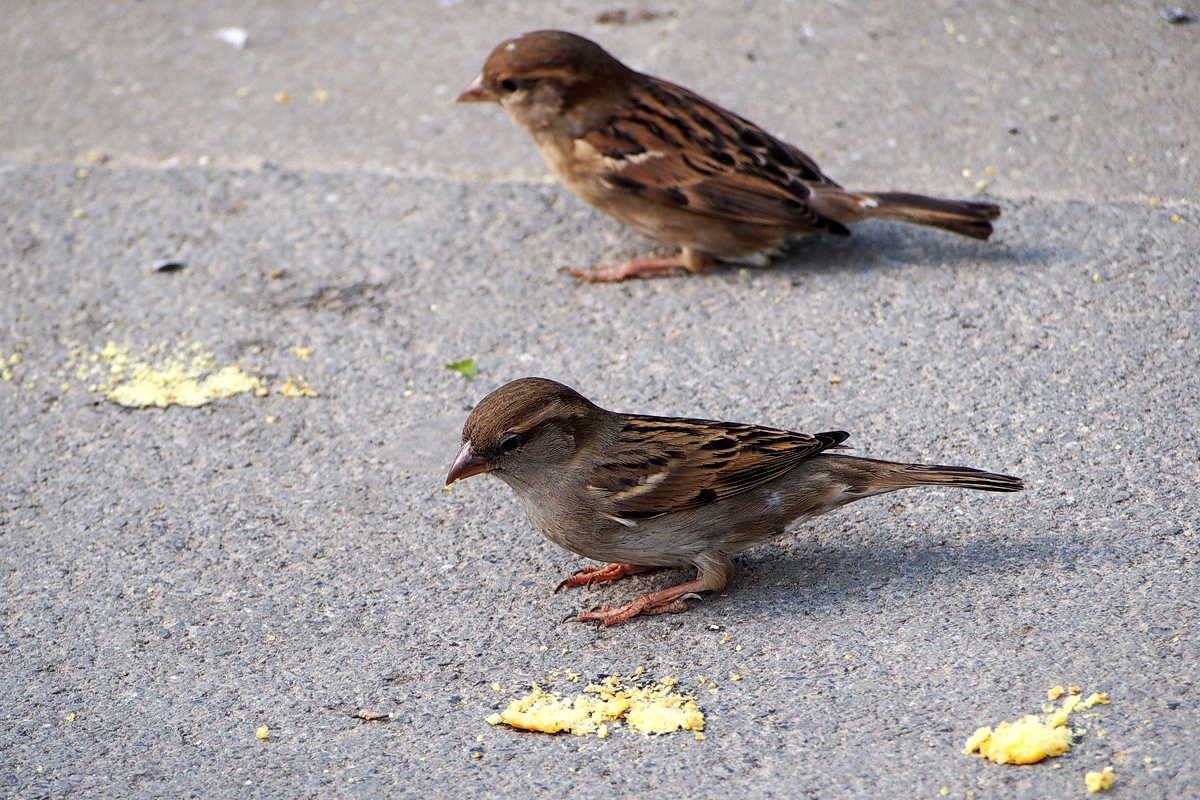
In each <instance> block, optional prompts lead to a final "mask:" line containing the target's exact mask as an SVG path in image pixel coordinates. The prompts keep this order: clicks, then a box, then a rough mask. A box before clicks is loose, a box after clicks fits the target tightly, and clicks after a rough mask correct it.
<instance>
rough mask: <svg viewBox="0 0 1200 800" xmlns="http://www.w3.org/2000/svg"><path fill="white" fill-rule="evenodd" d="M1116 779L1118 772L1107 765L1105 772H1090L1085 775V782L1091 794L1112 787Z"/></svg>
mask: <svg viewBox="0 0 1200 800" xmlns="http://www.w3.org/2000/svg"><path fill="white" fill-rule="evenodd" d="M1116 779H1117V774H1116V773H1115V772H1113V768H1112V767H1105V768H1104V771H1103V772H1089V773H1088V774H1087V775H1084V776H1083V782H1084V783H1086V784H1087V790H1088V793H1089V794H1095V793H1096V792H1103V791H1106V790H1108V789H1111V788H1112V785H1113V782H1114V781H1116Z"/></svg>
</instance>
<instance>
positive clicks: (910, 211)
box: [809, 189, 1000, 240]
mask: <svg viewBox="0 0 1200 800" xmlns="http://www.w3.org/2000/svg"><path fill="white" fill-rule="evenodd" d="M809 205H810V206H811V207H812V208H813V210H815V211H816V212H817V213H818V214H820V215H821V216H823V217H827V218H829V219H832V220H836V221H837V222H840V223H842V224H847V223H851V222H857V221H858V220H861V219H868V218H871V217H878V218H880V219H895V220H900V221H901V222H912V223H914V224H917V225H928V226H930V227H933V228H941V229H942V230H946V231H951V232H952V233H958V234H961V235H963V236H970V237H971V238H972V239H984V240H986V239H987V238H988V237H989V236H991V235H992V230H993V229H992V220H995V219H998V218H999V216H1000V206H998V205H995V204H994V203H975V202H972V201H969V200H943V199H941V198H937V197H926V196H925V195H920V194H909V193H908V192H846V191H843V190H840V189H824V190H818V191H816V192H814V193H813V196H812V197H811V198H810V199H809Z"/></svg>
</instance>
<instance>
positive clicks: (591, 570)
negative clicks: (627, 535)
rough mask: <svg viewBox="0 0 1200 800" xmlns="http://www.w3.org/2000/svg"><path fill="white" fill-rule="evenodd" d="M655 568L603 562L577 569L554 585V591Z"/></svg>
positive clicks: (612, 579) (616, 578)
mask: <svg viewBox="0 0 1200 800" xmlns="http://www.w3.org/2000/svg"><path fill="white" fill-rule="evenodd" d="M655 569H658V567H639V566H637V565H636V564H605V565H604V566H602V567H588V568H587V569H581V570H579V571H578V572H576V573H575V574H573V575H572V576H571V577H569V578H567V579H566V580H565V581H563V582H562V583H560V584H559V585H558V586H557V587H555V589H554V593H555V594H558V593H559V592H560V591H562V590H563V589H564V588H566V587H569V586H583V585H584V584H586V585H588V586H591V585H593V584H596V583H608V582H609V581H615V580H619V579H621V578H624V577H625V576H626V575H636V574H638V573H639V572H650V571H651V570H655Z"/></svg>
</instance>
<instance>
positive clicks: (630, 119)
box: [458, 31, 1000, 281]
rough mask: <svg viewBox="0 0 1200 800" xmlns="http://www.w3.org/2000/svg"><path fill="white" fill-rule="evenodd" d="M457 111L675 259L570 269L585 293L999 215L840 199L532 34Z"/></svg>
mask: <svg viewBox="0 0 1200 800" xmlns="http://www.w3.org/2000/svg"><path fill="white" fill-rule="evenodd" d="M458 99H459V101H460V102H488V101H492V102H497V103H499V104H500V105H501V106H502V107H503V108H504V110H505V111H507V112H508V114H509V116H510V117H512V119H513V120H514V121H515V122H516V123H517V124H518V125H520V126H521V127H522V128H524V129H525V130H526V131H527V132H528V133H529V134H530V135H531V136H533V138H534V140H535V141H536V142H537V145H538V148H539V149H540V150H541V153H542V156H543V157H544V158H545V160H546V163H547V164H548V165H549V166H550V168H551V169H552V170H554V173H555V174H556V175H557V176H558V178H559V179H560V180H561V181H562V182H563V183H564V184H565V185H566V186H567V188H569V189H570V190H571V191H572V192H574V193H575V194H576V195H578V196H579V197H580V198H581V199H582V200H584V201H585V202H587V203H590V204H591V205H593V206H595V207H596V208H598V209H599V210H601V211H603V212H604V213H606V214H609V215H611V216H613V217H616V218H617V219H619V220H621V221H622V222H624V223H626V224H628V225H630V226H631V227H633V228H635V229H636V230H638V231H640V232H641V233H643V234H645V235H647V236H650V237H652V238H655V239H659V240H662V241H664V242H668V243H671V244H676V245H679V247H680V248H682V251H681V253H680V254H679V255H678V256H671V257H668V258H644V259H634V260H633V261H629V262H627V263H625V264H622V265H621V266H618V267H611V268H606V269H600V268H597V269H592V270H572V271H571V272H572V274H573V275H575V276H576V277H579V278H582V279H584V280H587V281H616V280H624V279H625V278H628V277H633V276H647V275H661V274H666V273H669V272H672V271H675V270H678V269H680V268H684V269H687V270H689V271H691V272H700V271H703V270H704V269H707V268H708V266H710V265H711V264H712V262H713V261H714V260H715V259H726V260H733V261H750V262H753V263H765V262H766V260H767V259H768V258H769V257H770V256H772V255H775V254H777V253H778V252H779V251H780V249H781V248H782V247H783V246H784V244H786V243H787V241H788V240H789V239H792V238H795V237H797V236H801V235H804V234H809V233H818V232H824V233H833V234H837V235H841V236H848V235H849V233H850V232H849V231H848V230H847V229H846V225H848V224H850V223H852V222H857V221H859V220H861V219H867V218H869V217H882V218H885V219H897V220H903V221H905V222H913V223H917V224H919V225H931V226H933V227H936V228H943V229H945V230H948V231H953V232H955V233H960V234H962V235H964V236H970V237H973V238H976V239H987V238H988V237H989V236H990V235H991V233H992V224H991V220H994V219H996V218H997V217H999V216H1000V208H999V206H996V205H993V204H991V203H973V202H967V201H960V200H941V199H937V198H932V197H924V196H921V195H916V194H907V193H903V192H849V191H846V190H845V189H843V188H842V187H841V186H839V185H838V184H837V183H835V182H834V181H833V180H832V179H830V178H829V177H828V176H827V175H825V174H824V173H823V172H821V169H820V167H818V166H817V163H816V162H815V161H813V160H812V159H811V158H810V157H809V156H807V155H805V154H804V153H803V152H801V151H800V150H799V149H798V148H796V147H793V146H792V145H790V144H788V143H786V142H783V141H780V140H779V139H776V138H775V137H774V136H771V135H770V134H769V133H767V132H766V131H764V130H763V129H762V128H759V127H758V126H757V125H755V124H754V123H752V122H750V121H749V120H745V119H742V118H741V117H739V116H738V115H737V114H734V113H732V112H730V111H726V110H725V109H723V108H721V107H719V106H717V105H715V104H714V103H711V102H710V101H708V100H705V99H704V98H703V97H701V96H700V95H698V94H696V93H695V92H691V91H689V90H687V89H685V88H683V87H681V86H676V85H675V84H673V83H668V82H667V81H664V80H662V79H660V78H655V77H652V76H650V75H643V74H641V73H639V72H635V71H634V70H632V69H629V68H628V67H626V66H625V65H624V64H622V63H621V62H620V61H618V60H617V59H615V58H613V57H612V56H611V55H610V54H608V53H607V52H605V51H604V49H603V48H601V47H600V46H599V45H597V44H596V43H595V42H592V41H590V40H588V39H584V38H583V37H581V36H576V35H575V34H571V33H567V32H565V31H534V32H532V33H527V34H525V35H523V36H519V37H517V38H516V39H510V40H508V41H505V42H501V43H500V45H499V46H497V47H496V49H495V50H493V51H492V54H491V55H490V56H488V59H487V62H486V63H485V64H484V66H483V71H482V73H481V74H480V75H479V77H478V78H477V79H476V80H475V82H474V83H473V84H471V86H469V87H468V88H467V89H466V90H465V91H464V92H463V93H462V94H461V95H460V96H459V98H458Z"/></svg>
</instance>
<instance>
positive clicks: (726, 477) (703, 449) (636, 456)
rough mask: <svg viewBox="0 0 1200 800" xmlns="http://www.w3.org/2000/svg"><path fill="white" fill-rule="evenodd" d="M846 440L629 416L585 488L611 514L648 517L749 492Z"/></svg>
mask: <svg viewBox="0 0 1200 800" xmlns="http://www.w3.org/2000/svg"><path fill="white" fill-rule="evenodd" d="M848 436H849V434H847V433H845V432H842V431H830V432H827V433H818V434H815V435H808V434H803V433H793V432H791V431H785V430H778V429H774V428H761V427H758V426H754V425H740V424H737V423H728V422H711V421H706V420H690V419H671V418H662V417H638V416H630V417H628V418H627V421H626V424H625V427H624V429H623V430H622V431H621V436H620V441H619V443H618V448H617V452H616V454H615V455H614V457H613V458H611V459H609V460H608V461H607V462H606V463H605V464H603V465H602V466H600V467H599V468H597V469H596V470H595V471H594V472H593V473H592V475H591V477H590V479H589V481H588V484H589V487H588V488H589V489H590V490H591V491H592V492H594V493H595V494H596V495H597V497H598V499H599V500H600V501H601V502H602V503H603V504H605V505H606V506H607V509H606V513H607V514H608V515H609V516H612V517H616V518H618V519H628V520H636V519H646V518H648V517H654V516H658V515H659V514H666V513H669V512H674V511H686V510H688V509H691V508H698V507H700V506H703V505H706V504H708V503H711V502H713V501H715V500H718V499H720V498H725V497H730V496H732V495H736V494H739V493H741V492H745V491H748V490H750V489H753V488H754V487H756V486H760V485H762V484H764V483H767V482H768V481H771V480H774V479H775V478H778V477H779V476H781V475H783V474H784V473H786V472H788V471H789V470H791V469H793V468H795V466H796V465H797V464H799V463H800V462H802V461H804V460H805V459H808V458H811V457H813V456H815V455H816V454H818V453H820V452H822V451H823V450H827V449H829V448H831V447H836V446H837V445H838V444H840V443H841V442H842V441H844V440H845V439H846V438H847V437H848Z"/></svg>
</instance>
